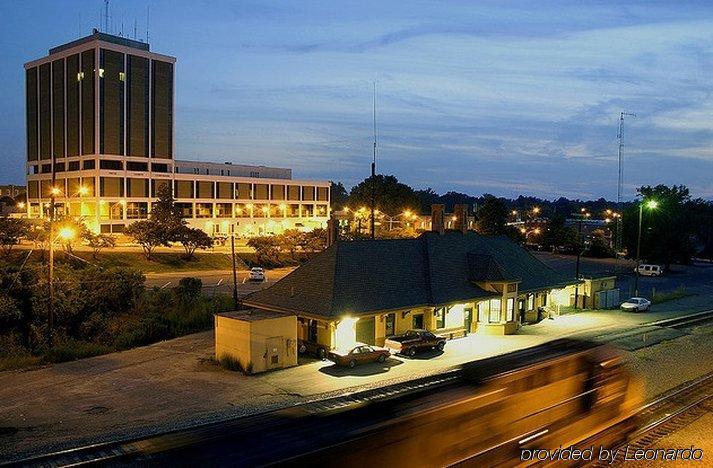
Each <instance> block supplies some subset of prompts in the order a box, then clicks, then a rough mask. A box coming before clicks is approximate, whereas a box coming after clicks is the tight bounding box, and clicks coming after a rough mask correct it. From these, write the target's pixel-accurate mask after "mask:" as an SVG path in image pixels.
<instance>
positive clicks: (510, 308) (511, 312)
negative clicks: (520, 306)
mask: <svg viewBox="0 0 713 468" xmlns="http://www.w3.org/2000/svg"><path fill="white" fill-rule="evenodd" d="M505 320H507V321H508V322H512V321H513V320H515V298H513V297H511V298H509V299H508V303H507V313H506V315H505Z"/></svg>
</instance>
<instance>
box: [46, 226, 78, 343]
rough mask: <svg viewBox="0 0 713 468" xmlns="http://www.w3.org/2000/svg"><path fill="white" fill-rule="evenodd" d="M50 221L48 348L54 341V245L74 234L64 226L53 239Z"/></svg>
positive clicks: (71, 237)
mask: <svg viewBox="0 0 713 468" xmlns="http://www.w3.org/2000/svg"><path fill="white" fill-rule="evenodd" d="M52 221H53V220H51V221H50V238H49V275H48V276H49V277H48V287H49V298H48V301H47V322H48V331H47V333H48V337H47V338H48V341H49V345H50V347H51V346H52V344H53V341H54V339H53V338H54V336H53V335H54V243H55V242H57V240H59V239H62V240H64V241H65V242H66V241H69V240H71V239H73V238H74V236H75V235H76V232H75V230H74V229H73V228H71V227H69V226H65V227H62V228H60V230H59V232H58V233H57V237H54V232H53V229H52V227H53V225H52Z"/></svg>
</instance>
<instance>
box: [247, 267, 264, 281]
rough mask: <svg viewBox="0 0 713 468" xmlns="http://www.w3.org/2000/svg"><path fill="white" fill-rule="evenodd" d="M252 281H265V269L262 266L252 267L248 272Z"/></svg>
mask: <svg viewBox="0 0 713 468" xmlns="http://www.w3.org/2000/svg"><path fill="white" fill-rule="evenodd" d="M248 279H249V280H250V281H265V270H264V269H263V268H262V267H252V268H251V269H250V273H248Z"/></svg>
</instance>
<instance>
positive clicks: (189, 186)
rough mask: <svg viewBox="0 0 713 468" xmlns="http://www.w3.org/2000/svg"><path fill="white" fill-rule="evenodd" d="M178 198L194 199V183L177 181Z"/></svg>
mask: <svg viewBox="0 0 713 468" xmlns="http://www.w3.org/2000/svg"><path fill="white" fill-rule="evenodd" d="M176 198H193V181H192V180H177V181H176Z"/></svg>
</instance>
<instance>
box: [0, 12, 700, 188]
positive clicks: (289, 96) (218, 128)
mask: <svg viewBox="0 0 713 468" xmlns="http://www.w3.org/2000/svg"><path fill="white" fill-rule="evenodd" d="M103 4H104V2H103V1H97V0H84V1H28V0H22V1H8V0H4V1H3V2H2V3H0V18H1V19H0V26H1V27H0V43H1V44H2V48H1V49H0V79H1V82H2V86H1V87H0V109H2V119H1V120H0V122H2V124H1V125H0V163H1V164H2V177H0V183H19V184H24V167H25V159H26V156H25V127H24V120H25V109H24V72H23V68H22V66H23V64H24V63H25V62H27V61H29V60H32V59H36V58H39V57H42V56H45V55H46V54H47V51H48V49H49V48H50V47H54V46H57V45H60V44H62V43H65V42H69V41H71V40H74V39H76V38H77V37H79V36H85V35H87V34H89V33H90V32H91V28H92V27H95V26H97V25H98V23H99V14H100V13H99V12H100V10H101V9H102V7H103ZM147 4H148V5H150V32H149V34H150V40H149V42H150V44H151V50H152V51H155V52H159V53H164V54H168V55H172V56H175V57H177V59H178V62H177V68H176V74H177V75H176V81H177V90H176V93H177V94H176V145H177V157H178V158H179V159H197V160H203V161H221V162H222V161H231V162H234V163H245V164H262V165H274V166H281V167H290V168H292V169H293V176H294V177H295V178H318V179H331V180H337V181H343V182H344V183H345V185H347V187H349V186H351V185H353V184H355V183H357V182H358V181H359V180H361V179H363V178H364V177H366V176H367V175H368V173H369V163H370V160H371V151H372V86H373V85H372V82H373V81H374V80H376V81H377V82H378V114H379V115H378V120H379V124H378V125H379V147H380V151H379V159H378V164H377V168H378V171H379V172H380V173H387V174H394V175H396V176H397V177H398V178H399V179H400V180H401V181H403V182H405V183H407V184H409V185H412V186H414V187H416V188H426V187H432V188H433V189H434V190H436V191H438V192H445V191H449V190H455V191H462V192H466V193H470V194H473V195H479V194H482V193H484V192H487V193H493V194H496V195H502V196H517V195H519V194H525V195H537V196H542V197H546V198H556V197H559V196H566V197H571V198H598V197H600V196H603V197H605V198H608V199H615V198H616V179H617V162H616V154H617V139H616V136H617V122H618V118H619V112H621V111H622V110H626V111H630V112H635V113H636V114H637V117H636V118H635V119H633V118H632V119H630V120H627V122H626V125H627V128H626V145H627V147H626V148H625V195H626V198H632V197H633V195H634V188H635V187H637V186H639V185H642V184H649V185H651V184H658V183H665V184H685V185H688V186H689V187H690V188H691V191H692V195H693V196H695V197H704V198H713V132H712V129H713V119H712V117H713V94H712V93H711V90H712V89H713V87H712V86H713V85H712V83H713V81H712V80H713V74H712V71H713V42H712V40H713V2H709V1H700V2H684V1H671V2H656V1H646V2H643V1H641V2H639V1H627V2H621V1H612V2H607V1H598V2H585V1H562V2H547V3H546V2H537V4H538V5H541V6H538V7H537V8H534V7H532V5H534V4H535V2H529V1H527V2H526V1H523V2H505V1H492V2H488V1H478V2H472V1H470V2H465V1H464V2H450V1H442V2H417V1H413V0H412V1H409V2H386V1H375V2H367V1H355V2H337V1H332V2H302V1H301V2H267V1H266V2H263V3H258V2H239V1H225V2H222V1H215V0H211V1H199V0H194V1H165V2H163V1H150V2H142V1H119V0H113V1H112V2H111V10H110V11H111V15H112V23H113V26H112V28H111V29H112V31H110V32H115V33H118V32H119V30H120V29H121V22H122V18H123V31H124V35H125V36H133V25H134V18H137V20H138V31H139V36H140V37H142V38H145V36H146V5H147ZM80 28H81V30H80ZM80 33H81V34H80Z"/></svg>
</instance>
